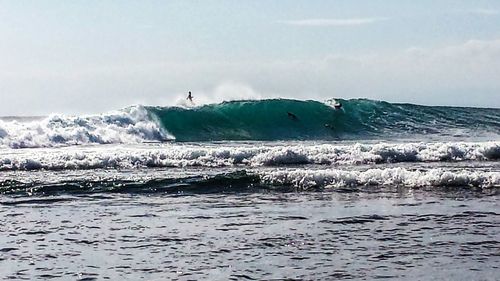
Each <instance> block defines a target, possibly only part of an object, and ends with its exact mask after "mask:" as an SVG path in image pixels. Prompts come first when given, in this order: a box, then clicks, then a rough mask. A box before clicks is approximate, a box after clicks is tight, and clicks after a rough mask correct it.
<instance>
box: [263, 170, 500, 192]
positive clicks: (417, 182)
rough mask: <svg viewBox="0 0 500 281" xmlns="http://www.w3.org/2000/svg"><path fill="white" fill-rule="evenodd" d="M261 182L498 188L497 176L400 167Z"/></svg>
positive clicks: (285, 173)
mask: <svg viewBox="0 0 500 281" xmlns="http://www.w3.org/2000/svg"><path fill="white" fill-rule="evenodd" d="M260 177H261V181H262V183H265V184H270V185H278V186H281V185H283V186H294V187H297V188H300V189H308V188H318V187H319V188H342V187H357V186H401V187H408V188H418V187H425V186H448V187H462V186H472V187H484V188H489V187H499V186H500V173H498V172H482V171H481V172H477V171H468V170H447V169H428V170H408V169H404V168H401V167H399V168H386V169H368V170H366V171H353V170H340V169H328V170H304V169H290V170H279V171H271V172H264V173H262V174H261V175H260Z"/></svg>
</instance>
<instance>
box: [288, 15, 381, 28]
mask: <svg viewBox="0 0 500 281" xmlns="http://www.w3.org/2000/svg"><path fill="white" fill-rule="evenodd" d="M387 19H388V18H383V17H378V18H347V19H302V20H284V21H279V23H283V24H287V25H295V26H337V27H340V26H357V25H365V24H371V23H376V22H379V21H384V20H387Z"/></svg>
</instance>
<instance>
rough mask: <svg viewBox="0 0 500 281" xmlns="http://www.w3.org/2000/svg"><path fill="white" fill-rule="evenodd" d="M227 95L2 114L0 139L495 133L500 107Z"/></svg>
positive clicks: (12, 142)
mask: <svg viewBox="0 0 500 281" xmlns="http://www.w3.org/2000/svg"><path fill="white" fill-rule="evenodd" d="M337 101H338V102H341V103H342V104H343V107H342V109H340V110H338V109H335V108H334V107H332V106H331V104H329V103H328V102H326V103H323V102H318V101H298V100H287V99H270V100H253V101H231V102H223V103H219V104H209V105H204V106H199V107H193V108H185V107H146V106H134V107H129V108H126V109H123V110H119V111H116V112H112V113H108V114H102V115H95V116H80V117H74V116H63V115H51V116H49V117H47V118H44V119H41V120H35V121H33V120H32V121H29V122H26V121H19V120H5V119H4V120H0V146H3V147H11V148H32V147H53V146H68V145H79V144H109V143H141V142H148V141H160V142H163V141H166V140H175V141H179V142H184V141H220V140H269V141H271V140H344V139H350V140H356V139H391V138H413V137H416V136H425V138H426V139H428V138H431V139H449V138H470V137H485V138H489V139H491V138H494V139H497V138H498V137H499V132H500V109H486V108H481V109H479V108H462V107H436V106H419V105H412V104H391V103H388V102H382V101H372V100H366V99H353V100H337Z"/></svg>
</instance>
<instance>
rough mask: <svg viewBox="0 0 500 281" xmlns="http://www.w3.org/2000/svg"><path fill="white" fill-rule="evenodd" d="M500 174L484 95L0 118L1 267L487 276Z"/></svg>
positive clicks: (497, 119)
mask: <svg viewBox="0 0 500 281" xmlns="http://www.w3.org/2000/svg"><path fill="white" fill-rule="evenodd" d="M339 103H340V104H342V107H341V108H338V107H337V108H336V107H335V105H336V104H339ZM499 188H500V109H495V108H467V107H447V106H422V105H414V104H400V103H389V102H385V101H374V100H368V99H348V100H347V99H335V100H333V99H332V100H328V101H314V100H306V101H302V100H291V99H263V100H237V101H226V102H221V103H213V104H204V105H200V106H186V105H183V106H146V105H135V106H130V107H127V108H123V109H118V110H115V111H112V112H107V113H102V114H95V115H82V116H69V115H62V114H55V113H54V114H51V115H49V116H45V117H15V116H14V117H0V232H2V233H5V234H6V235H3V236H2V237H0V279H4V278H5V279H19V278H27V279H30V280H44V279H47V278H56V279H57V278H62V279H64V278H66V279H67V278H73V279H81V280H98V279H118V278H132V279H140V278H147V279H151V280H161V279H176V280H187V279H210V280H228V279H233V280H241V279H247V280H262V279H318V280H320V279H321V280H327V279H373V278H388V279H394V280H422V279H436V280H439V279H443V278H451V279H454V280H470V279H481V280H495V277H496V275H497V274H496V273H497V272H498V267H499V266H500V260H499V259H498V252H499V251H500V244H499V243H498V240H499V239H498V238H499V235H500V229H499V227H498V225H500V224H499V223H500V216H499V214H500V211H499V208H498V191H499ZM33 249H35V250H33ZM68 257H71V258H70V259H68ZM269 257H279V258H277V259H272V262H266V259H268V258H269ZM72 260H78V262H76V263H73V262H72ZM18 261H23V262H18ZM360 261H364V262H360ZM33 264H36V266H32V265H33ZM77 264H78V265H77ZM436 268H440V269H441V270H440V271H439V270H436ZM430 273H431V274H432V276H433V277H432V278H429V274H430Z"/></svg>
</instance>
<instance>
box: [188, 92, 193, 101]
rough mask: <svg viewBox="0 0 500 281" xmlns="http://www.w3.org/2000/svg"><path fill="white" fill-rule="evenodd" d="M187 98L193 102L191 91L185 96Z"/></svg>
mask: <svg viewBox="0 0 500 281" xmlns="http://www.w3.org/2000/svg"><path fill="white" fill-rule="evenodd" d="M187 99H188V100H189V101H190V102H193V95H192V94H191V91H189V93H188V96H187Z"/></svg>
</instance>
